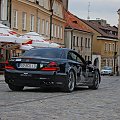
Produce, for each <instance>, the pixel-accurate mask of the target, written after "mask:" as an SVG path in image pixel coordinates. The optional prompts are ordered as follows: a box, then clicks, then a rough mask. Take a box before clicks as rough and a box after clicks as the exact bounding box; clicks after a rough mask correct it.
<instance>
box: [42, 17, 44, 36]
mask: <svg viewBox="0 0 120 120" xmlns="http://www.w3.org/2000/svg"><path fill="white" fill-rule="evenodd" d="M42 34H45V20H44V19H42Z"/></svg>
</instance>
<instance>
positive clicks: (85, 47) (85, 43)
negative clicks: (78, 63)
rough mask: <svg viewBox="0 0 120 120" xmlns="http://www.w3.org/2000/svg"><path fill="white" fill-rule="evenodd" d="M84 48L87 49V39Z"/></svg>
mask: <svg viewBox="0 0 120 120" xmlns="http://www.w3.org/2000/svg"><path fill="white" fill-rule="evenodd" d="M85 48H87V38H85Z"/></svg>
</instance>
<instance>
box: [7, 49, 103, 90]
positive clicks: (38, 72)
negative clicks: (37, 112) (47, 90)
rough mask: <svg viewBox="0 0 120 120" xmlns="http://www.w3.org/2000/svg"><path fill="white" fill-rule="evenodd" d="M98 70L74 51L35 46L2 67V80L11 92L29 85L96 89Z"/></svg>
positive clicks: (98, 79) (68, 88)
mask: <svg viewBox="0 0 120 120" xmlns="http://www.w3.org/2000/svg"><path fill="white" fill-rule="evenodd" d="M100 81H101V77H100V72H99V70H98V69H97V68H96V67H95V66H92V65H91V61H87V62H86V61H85V60H84V59H83V58H82V56H80V55H79V54H78V53H77V52H76V51H74V50H71V49H67V48H36V49H31V50H29V51H26V52H25V53H24V54H23V55H22V56H21V57H13V58H11V59H10V60H9V61H8V64H7V65H6V67H5V82H6V83H7V84H8V86H9V88H10V89H11V90H13V91H21V90H23V88H24V86H29V87H47V86H51V87H60V88H61V89H62V90H63V91H64V92H72V91H73V90H74V88H75V87H77V86H88V87H89V88H90V89H98V87H99V84H100Z"/></svg>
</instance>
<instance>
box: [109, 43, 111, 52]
mask: <svg viewBox="0 0 120 120" xmlns="http://www.w3.org/2000/svg"><path fill="white" fill-rule="evenodd" d="M109 51H111V43H109Z"/></svg>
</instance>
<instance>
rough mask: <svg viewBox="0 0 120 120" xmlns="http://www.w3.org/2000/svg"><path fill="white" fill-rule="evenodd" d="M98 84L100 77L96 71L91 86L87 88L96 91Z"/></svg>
mask: <svg viewBox="0 0 120 120" xmlns="http://www.w3.org/2000/svg"><path fill="white" fill-rule="evenodd" d="M99 83H100V75H99V73H98V71H95V74H94V78H93V85H92V86H88V87H89V88H90V89H93V90H96V89H98V88H99Z"/></svg>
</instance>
